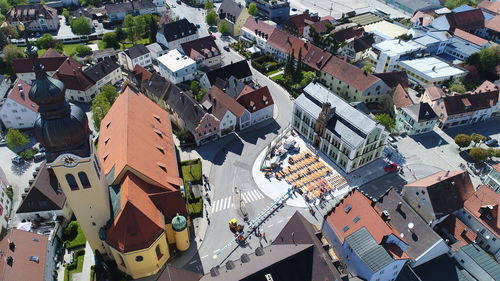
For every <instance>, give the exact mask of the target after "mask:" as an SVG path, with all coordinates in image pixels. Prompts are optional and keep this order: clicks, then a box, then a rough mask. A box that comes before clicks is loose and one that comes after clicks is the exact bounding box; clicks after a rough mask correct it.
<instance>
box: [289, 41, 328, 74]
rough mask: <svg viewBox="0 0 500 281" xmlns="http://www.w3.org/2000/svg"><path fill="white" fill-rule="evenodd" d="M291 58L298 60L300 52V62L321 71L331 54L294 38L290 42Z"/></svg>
mask: <svg viewBox="0 0 500 281" xmlns="http://www.w3.org/2000/svg"><path fill="white" fill-rule="evenodd" d="M292 50H293V56H294V57H295V59H297V60H298V59H299V53H300V50H302V62H304V63H305V64H306V65H308V66H310V67H311V68H314V69H316V70H321V68H323V66H325V65H326V63H327V62H328V60H330V58H331V57H332V54H331V53H329V52H327V51H325V50H322V49H320V48H318V47H316V46H314V45H313V44H311V43H309V42H305V41H304V40H302V39H300V38H294V40H293V42H292Z"/></svg>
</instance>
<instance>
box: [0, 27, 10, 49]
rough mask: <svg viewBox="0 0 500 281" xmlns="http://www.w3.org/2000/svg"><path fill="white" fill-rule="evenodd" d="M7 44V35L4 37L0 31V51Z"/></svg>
mask: <svg viewBox="0 0 500 281" xmlns="http://www.w3.org/2000/svg"><path fill="white" fill-rule="evenodd" d="M7 44H9V40H8V38H7V35H5V33H4V32H2V30H0V49H3V47H5V46H7Z"/></svg>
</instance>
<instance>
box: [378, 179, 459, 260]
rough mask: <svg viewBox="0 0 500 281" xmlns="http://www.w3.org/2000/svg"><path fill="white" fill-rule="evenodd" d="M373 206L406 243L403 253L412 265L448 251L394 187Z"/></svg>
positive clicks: (443, 242) (444, 244)
mask: <svg viewBox="0 0 500 281" xmlns="http://www.w3.org/2000/svg"><path fill="white" fill-rule="evenodd" d="M375 208H377V209H378V210H379V211H380V212H382V214H384V212H385V215H387V217H386V218H387V222H388V224H389V225H390V226H391V227H392V228H393V229H395V230H396V231H397V232H399V237H400V238H402V240H403V241H404V242H405V243H407V244H408V248H407V249H406V251H405V253H406V254H407V255H408V257H409V258H410V259H411V266H412V267H417V266H419V265H422V264H424V263H426V262H428V261H430V260H433V259H435V258H437V257H439V256H441V255H443V254H446V253H448V251H449V248H448V246H447V245H446V242H445V241H444V240H443V239H442V238H441V237H440V236H439V235H438V234H437V233H435V232H434V231H433V230H432V229H431V228H430V227H429V225H428V224H427V222H426V221H424V220H423V219H422V218H421V217H420V215H419V214H418V213H417V212H415V210H413V208H412V207H411V206H410V205H409V204H408V203H406V202H405V201H404V200H403V198H402V197H401V195H400V194H399V192H398V191H397V190H396V189H394V188H391V189H390V190H389V191H387V192H386V193H385V194H384V195H383V196H382V197H380V198H379V199H378V200H377V202H376V203H375ZM385 215H383V216H385Z"/></svg>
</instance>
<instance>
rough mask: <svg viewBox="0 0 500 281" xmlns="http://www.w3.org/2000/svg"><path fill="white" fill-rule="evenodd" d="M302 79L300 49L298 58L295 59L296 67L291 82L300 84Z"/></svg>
mask: <svg viewBox="0 0 500 281" xmlns="http://www.w3.org/2000/svg"><path fill="white" fill-rule="evenodd" d="M301 79H302V48H300V49H299V58H298V59H297V67H296V68H295V72H294V74H293V82H300V80H301Z"/></svg>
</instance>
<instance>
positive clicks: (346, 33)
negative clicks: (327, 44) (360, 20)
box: [331, 26, 365, 42]
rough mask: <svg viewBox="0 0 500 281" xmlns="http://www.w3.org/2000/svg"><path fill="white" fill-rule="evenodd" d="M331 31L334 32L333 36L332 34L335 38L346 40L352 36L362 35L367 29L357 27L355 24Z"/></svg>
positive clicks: (341, 40) (340, 40)
mask: <svg viewBox="0 0 500 281" xmlns="http://www.w3.org/2000/svg"><path fill="white" fill-rule="evenodd" d="M331 33H332V34H333V36H332V37H333V39H335V40H337V41H339V42H343V41H346V40H349V39H352V38H358V37H360V36H361V35H363V33H365V29H364V28H362V27H361V28H357V27H355V26H353V27H348V28H345V29H341V30H339V31H332V32H331Z"/></svg>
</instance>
